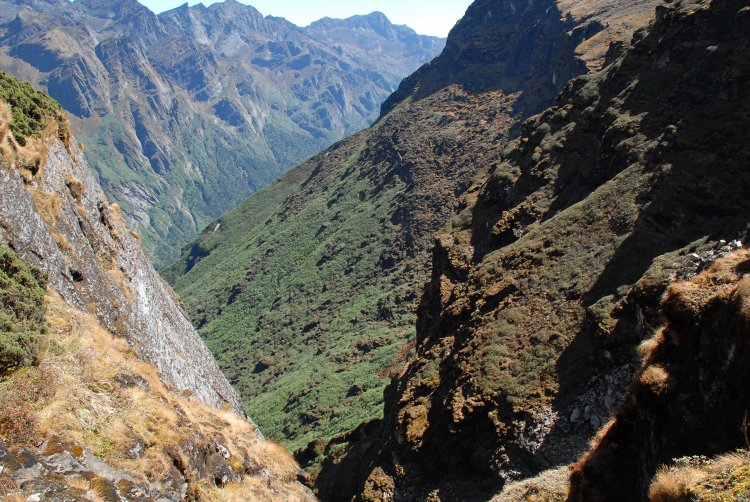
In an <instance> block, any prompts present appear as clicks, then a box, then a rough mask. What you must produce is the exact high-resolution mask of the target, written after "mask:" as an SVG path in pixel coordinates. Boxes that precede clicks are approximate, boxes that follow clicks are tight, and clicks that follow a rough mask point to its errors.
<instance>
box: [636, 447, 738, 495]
mask: <svg viewBox="0 0 750 502" xmlns="http://www.w3.org/2000/svg"><path fill="white" fill-rule="evenodd" d="M749 462H750V455H749V454H748V452H746V451H742V452H735V453H729V454H726V455H721V456H719V457H716V458H714V459H713V460H710V461H705V462H697V463H696V462H693V463H687V464H685V463H681V464H677V465H673V466H664V467H662V468H660V469H659V471H658V472H657V473H656V475H655V476H654V478H653V480H652V481H651V486H650V487H649V490H648V498H649V501H650V502H682V501H685V502H687V501H692V500H721V501H727V502H728V501H730V500H737V497H738V496H740V495H743V494H742V493H738V492H736V491H734V490H733V489H734V488H737V486H738V485H743V484H745V485H747V484H748V483H747V480H746V479H745V478H746V477H747V473H746V470H747V468H748V463H749ZM737 473H740V474H741V475H742V476H741V477H742V479H740V480H739V481H740V482H739V483H737V482H736V481H737V479H738V478H739V477H740V476H737V475H736V474H737ZM727 480H732V481H734V483H728V482H727ZM722 485H723V486H722ZM730 485H731V486H730ZM740 488H741V490H742V491H743V492H745V488H744V486H740ZM744 496H745V497H750V493H747V492H745V493H744Z"/></svg>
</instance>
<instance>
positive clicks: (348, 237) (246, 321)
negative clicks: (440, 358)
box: [164, 148, 414, 449]
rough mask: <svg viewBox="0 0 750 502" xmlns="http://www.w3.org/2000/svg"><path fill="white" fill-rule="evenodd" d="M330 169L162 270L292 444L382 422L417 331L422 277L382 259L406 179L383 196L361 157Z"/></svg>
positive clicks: (257, 206) (262, 198)
mask: <svg viewBox="0 0 750 502" xmlns="http://www.w3.org/2000/svg"><path fill="white" fill-rule="evenodd" d="M344 149H345V148H344ZM337 154H339V152H336V151H335V150H334V151H333V152H331V153H329V155H337ZM321 162H322V160H321V157H318V158H316V159H313V160H312V161H310V162H308V163H307V164H304V165H303V166H301V167H300V168H298V169H295V170H294V171H292V172H290V173H288V174H287V175H285V176H284V177H282V178H281V179H280V180H278V181H277V182H275V183H273V184H272V185H270V186H268V187H266V188H265V189H263V190H261V191H260V192H258V193H257V194H255V195H254V196H253V197H251V198H250V199H249V200H248V201H246V202H245V203H244V204H242V205H241V206H240V207H238V208H237V209H235V210H234V211H231V212H230V213H228V214H226V215H225V216H223V217H222V218H221V219H219V220H218V221H217V222H216V223H214V224H211V225H210V226H209V227H208V229H207V231H206V232H204V235H202V236H201V237H200V238H199V239H198V240H197V241H196V242H195V243H194V244H193V245H192V246H190V247H187V248H186V249H185V250H184V252H183V258H182V259H181V260H180V261H179V262H178V263H177V264H175V266H173V267H172V268H170V269H168V270H166V271H165V272H164V276H165V278H166V279H167V280H168V281H170V282H171V283H172V284H173V285H174V286H175V288H176V289H177V291H178V292H179V293H180V294H181V295H182V297H183V298H184V300H185V302H186V304H187V305H188V310H189V311H190V312H191V314H192V317H193V321H194V323H195V324H196V325H197V326H198V327H199V330H200V332H201V334H202V335H203V336H204V338H205V339H206V343H207V345H208V346H209V348H210V349H211V350H212V352H213V353H214V354H215V355H216V357H217V359H218V361H219V364H220V365H221V367H222V369H223V370H224V371H225V372H226V373H227V375H228V377H229V379H230V381H231V382H232V383H233V384H234V385H235V386H236V388H237V389H238V390H239V392H240V393H241V395H242V396H243V397H244V399H245V400H246V402H247V411H248V413H249V414H250V416H252V417H253V419H255V420H256V421H257V422H258V424H259V426H260V427H261V429H262V430H263V431H264V432H266V433H267V434H269V435H270V436H272V437H274V438H276V439H279V440H281V441H283V442H284V443H285V444H286V445H287V446H289V447H290V448H292V449H296V448H300V447H303V446H305V445H306V444H307V443H308V442H309V441H312V440H314V439H318V438H321V437H323V438H330V437H333V436H335V435H337V434H340V433H342V432H346V431H348V430H351V429H353V428H354V427H356V426H357V425H359V424H360V423H362V422H363V421H366V420H369V419H372V418H376V417H378V416H380V414H381V413H382V399H383V389H384V387H385V384H386V383H387V382H388V377H389V376H390V372H391V371H393V370H395V369H397V367H396V366H397V365H394V361H396V362H398V361H399V359H403V357H404V356H403V354H400V352H401V351H402V349H403V347H404V344H405V343H407V341H408V340H409V339H410V338H413V336H414V328H413V326H414V314H413V310H412V308H411V307H410V306H407V301H403V298H406V297H408V298H410V299H411V300H410V301H412V300H413V296H409V291H408V288H407V287H406V286H405V285H404V284H403V283H402V281H407V280H409V279H407V278H410V277H411V275H410V274H413V272H408V271H407V270H406V268H405V265H403V264H400V265H397V266H396V267H395V268H391V269H387V270H386V269H385V268H384V267H383V266H382V264H381V256H382V255H383V253H384V252H385V251H386V246H387V243H389V242H391V241H392V240H393V239H395V234H396V232H397V231H398V229H399V226H398V225H396V224H393V223H391V221H390V219H389V218H385V217H381V216H382V215H387V214H388V211H389V208H391V207H393V206H394V204H395V202H394V198H395V197H396V196H397V194H398V193H400V192H401V191H402V190H403V186H402V185H401V184H400V183H401V182H400V181H399V182H397V183H395V184H394V185H393V186H392V188H393V189H385V190H375V189H374V187H373V184H372V180H371V179H368V178H367V177H366V176H365V175H364V174H363V173H367V172H368V170H371V169H372V166H371V165H370V164H368V163H365V162H362V161H361V160H360V154H359V152H357V151H355V152H347V153H346V154H344V155H343V156H342V158H341V160H340V161H334V163H332V164H329V165H328V166H327V167H326V168H328V167H329V166H330V167H331V169H330V171H326V172H324V173H321V172H320V171H319V169H320V163H321ZM311 173H314V174H313V175H312V176H311ZM344 173H346V174H345V175H344ZM389 188H390V187H389ZM394 278H395V279H394Z"/></svg>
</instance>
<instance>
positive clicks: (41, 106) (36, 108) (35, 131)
mask: <svg viewBox="0 0 750 502" xmlns="http://www.w3.org/2000/svg"><path fill="white" fill-rule="evenodd" d="M0 99H3V100H4V101H5V102H6V103H8V104H9V105H10V112H11V115H12V121H11V123H10V128H11V130H12V131H13V136H14V137H15V138H16V141H18V143H19V144H20V145H25V144H26V138H28V137H30V136H39V135H40V134H41V133H42V131H43V130H44V128H45V127H46V126H47V121H48V120H49V119H53V120H55V121H57V122H58V123H59V124H63V123H65V120H66V119H65V112H64V111H63V109H62V107H61V106H60V104H59V103H58V102H57V101H55V100H54V99H52V98H50V97H49V96H47V95H46V94H44V93H43V92H40V91H37V90H36V89H34V88H33V87H32V86H31V84H29V83H28V82H23V81H21V80H18V79H16V78H15V77H13V76H12V75H10V74H9V73H7V72H4V71H3V70H0ZM67 132H68V131H67V128H66V127H61V128H60V134H61V135H63V136H62V139H65V136H64V135H66V134H67Z"/></svg>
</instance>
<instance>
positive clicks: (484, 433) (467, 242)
mask: <svg viewBox="0 0 750 502" xmlns="http://www.w3.org/2000/svg"><path fill="white" fill-rule="evenodd" d="M748 23H750V5H749V4H748V2H747V1H746V0H743V1H740V0H730V1H714V2H711V3H709V2H679V3H675V4H673V5H663V6H659V7H658V8H657V21H656V22H655V24H654V25H653V27H652V28H651V29H650V30H648V31H646V30H644V31H639V32H638V33H637V34H636V36H635V38H634V41H635V45H634V46H633V48H632V49H630V50H629V51H627V52H626V53H625V54H624V55H623V56H621V57H619V58H618V59H616V60H615V61H614V62H613V63H612V64H610V65H609V66H607V67H605V68H604V69H603V70H602V71H601V72H599V73H596V74H594V75H590V76H584V77H580V78H578V79H575V80H573V81H572V82H570V83H569V84H568V85H567V87H566V90H565V92H564V93H563V94H562V96H561V97H560V98H559V100H558V103H557V104H556V105H555V106H554V107H552V108H550V109H549V110H547V111H545V112H544V113H542V114H541V115H538V116H536V117H534V118H532V119H530V120H529V121H527V122H526V123H524V124H523V126H522V127H521V137H520V138H519V139H517V140H516V141H514V142H513V143H511V144H510V145H509V146H508V147H507V149H506V150H505V152H504V153H503V154H502V155H501V157H500V159H499V161H498V162H496V163H495V165H494V166H492V167H490V168H489V169H488V170H487V171H485V172H484V173H483V174H482V175H481V176H480V177H479V178H478V180H479V181H478V183H477V184H476V185H474V186H472V187H470V188H469V189H468V190H467V193H466V195H465V196H464V197H463V198H462V200H461V206H462V207H461V211H460V212H458V214H457V215H456V216H454V217H453V218H452V219H451V220H450V223H449V224H448V225H447V226H446V227H445V228H444V229H443V230H442V231H441V232H440V233H439V234H438V235H437V237H436V239H435V248H434V253H433V272H432V280H431V281H430V283H429V285H428V286H427V288H426V290H425V293H424V295H423V298H422V301H421V304H420V308H419V312H418V321H417V338H416V356H415V357H414V359H413V360H412V361H411V362H410V363H409V364H408V366H407V367H406V368H405V369H404V370H403V371H402V372H401V373H400V374H399V375H398V376H397V378H395V379H394V380H393V382H392V384H391V385H390V386H389V387H388V389H387V390H386V398H385V417H384V420H383V421H382V423H381V424H379V425H377V424H371V425H370V426H368V427H367V428H361V429H360V430H359V431H357V434H352V435H349V436H346V437H343V438H341V439H340V442H341V443H345V442H346V443H348V445H346V446H348V448H349V452H350V453H349V454H348V455H346V456H343V458H337V459H334V460H332V461H330V462H328V463H327V465H326V466H325V468H324V471H323V472H322V473H321V475H320V477H319V478H318V482H319V485H320V489H321V496H322V497H323V498H326V499H330V500H349V496H350V495H351V493H347V492H346V490H345V489H344V488H343V487H344V486H345V484H344V483H345V482H346V480H349V479H351V478H352V475H351V473H352V472H353V471H356V470H357V469H360V474H359V476H360V477H359V485H354V486H352V485H350V487H351V488H352V489H353V491H354V493H356V494H358V496H359V498H360V499H362V500H381V499H382V498H393V497H395V498H396V499H398V500H422V499H424V498H428V499H430V500H481V499H482V498H486V497H488V496H489V495H490V494H492V493H493V492H495V491H498V489H499V488H500V487H502V485H503V484H504V483H506V482H507V481H509V480H513V479H517V478H523V477H528V476H530V475H533V474H536V473H538V472H540V471H542V470H544V469H546V468H548V467H552V466H558V465H564V464H567V463H571V462H573V461H574V460H576V458H577V456H578V455H580V454H581V453H582V452H583V451H584V450H586V449H587V447H588V445H587V443H588V440H589V439H590V438H591V436H592V435H593V434H594V433H595V432H596V431H597V430H598V429H599V427H600V426H601V424H602V423H603V422H604V421H606V419H607V417H608V416H610V414H611V413H612V412H613V411H614V410H615V407H616V405H617V402H618V400H619V398H620V397H621V396H622V394H623V393H624V392H625V390H626V389H625V387H626V385H627V382H628V381H629V378H630V376H631V375H632V374H633V373H634V371H635V369H636V368H637V366H638V360H637V357H636V355H635V350H634V349H635V347H636V346H637V345H638V344H639V343H640V342H641V341H642V340H643V339H645V338H647V337H649V336H650V335H651V334H652V333H653V331H654V330H655V328H656V327H658V326H659V325H660V318H659V312H660V310H659V299H660V297H661V295H662V293H663V292H664V290H665V288H666V286H667V285H668V284H669V283H670V281H671V280H672V279H673V278H675V277H684V276H689V275H690V274H691V273H694V272H695V270H696V269H701V268H702V267H704V266H705V265H706V264H707V263H709V262H710V261H711V260H712V259H713V257H715V256H716V255H717V254H723V253H725V252H727V251H728V250H729V249H731V248H736V247H737V243H734V244H733V245H731V246H730V245H726V247H725V246H724V245H725V244H726V243H721V242H719V240H720V239H722V238H723V239H727V240H731V239H734V238H736V237H737V236H738V235H741V236H744V234H745V231H746V228H747V225H748V220H747V215H748V214H749V213H748V210H749V209H750V207H749V206H748V200H749V199H748V196H750V171H748V168H747V166H748V161H749V160H750V150H748V148H749V145H750V136H748V134H749V133H748V131H750V128H748V127H747V120H748V116H749V115H748V109H747V105H748V103H750V100H749V98H750V96H749V95H748V92H749V90H748V87H747V85H745V82H747V81H748V78H749V77H750V64H749V63H748V61H750V59H749V58H748V48H749V46H748V44H749V43H750V38H749V37H748V34H749V33H750V30H748ZM449 45H450V44H449ZM743 238H744V237H743ZM686 322H687V321H686ZM674 343H675V344H677V343H679V340H674ZM722 347H723V346H722ZM717 350H724V349H723V348H717ZM737 350H740V347H739V346H738V347H737ZM714 355H715V356H716V358H718V359H720V358H721V355H720V354H713V353H711V357H714ZM738 357H739V353H738ZM712 360H714V359H712ZM714 369H715V368H714ZM712 371H713V370H712ZM717 371H718V370H717ZM657 376H658V372H657ZM678 380H679V379H678ZM657 386H658V385H657ZM675 398H676V399H679V398H677V397H675ZM686 399H687V400H688V401H690V402H693V403H694V400H692V399H690V398H689V397H687V398H686ZM625 409H628V408H627V407H626V408H625ZM636 409H637V408H634V410H636ZM733 410H734V409H733ZM734 411H736V410H734ZM734 411H733V413H734ZM633 413H635V414H636V416H637V415H638V412H637V411H633ZM668 416H669V417H670V418H671V420H668V421H667V422H668V423H669V424H670V425H668V426H667V425H666V423H667V422H659V423H663V424H665V427H667V428H669V427H672V426H674V427H675V428H676V430H675V431H674V434H677V435H679V434H681V432H679V431H680V430H681V429H680V428H681V427H682V425H681V424H682V422H680V421H679V420H681V419H683V418H685V417H683V416H682V415H680V412H679V410H674V414H671V412H670V414H668ZM688 418H689V417H688ZM736 418H737V415H736V413H735V414H733V415H731V416H728V417H727V419H728V420H735V419H736ZM644 420H645V421H646V422H648V419H644ZM626 421H627V423H630V419H629V418H627V419H626ZM735 421H736V420H735ZM688 422H689V421H688ZM701 424H703V425H702V426H704V425H705V424H706V422H705V421H701ZM657 425H658V424H656V425H655V426H657ZM628 427H629V426H628ZM638 427H639V426H637V425H636V428H635V429H633V428H630V429H627V430H623V429H619V430H620V431H621V432H622V434H619V435H618V436H617V437H615V436H612V438H611V440H612V443H613V446H614V444H615V443H616V444H621V445H623V444H628V445H630V444H634V445H636V446H635V451H633V452H632V455H630V454H628V455H630V456H627V457H626V456H625V455H623V456H622V457H620V458H619V459H618V460H617V462H622V465H623V466H624V465H625V463H627V462H628V461H629V460H628V459H631V460H634V461H635V458H636V457H638V456H639V455H644V456H645V457H638V458H640V459H641V460H638V461H637V462H643V463H636V464H629V467H628V469H629V471H625V470H624V467H623V469H618V468H617V467H616V466H615V467H614V468H613V469H612V470H611V471H609V472H610V474H611V476H613V477H617V476H620V475H623V480H622V484H623V485H622V486H624V485H628V486H630V489H631V490H632V489H635V488H636V485H637V483H630V482H629V480H630V479H631V478H629V477H628V476H630V474H628V472H630V471H633V472H635V470H637V471H638V473H641V470H640V467H639V466H643V468H644V469H652V470H653V469H654V463H653V462H658V461H663V459H666V458H667V457H668V456H669V455H670V454H671V453H675V452H674V451H671V450H670V449H669V448H668V447H665V448H664V449H663V450H660V451H661V453H660V455H662V454H663V455H662V456H660V457H659V458H658V459H657V458H655V457H654V456H653V455H652V454H651V453H650V450H649V449H648V448H651V446H648V444H645V445H644V446H645V447H646V449H645V450H643V449H640V447H639V446H638V445H639V444H641V443H649V442H655V443H656V444H661V443H659V437H658V435H657V436H653V435H651V434H650V431H646V430H644V429H643V428H638ZM700 427H701V426H699V428H700ZM691 430H697V429H691ZM628 431H629V432H628ZM726 432H727V434H730V435H732V434H734V436H735V438H736V437H738V436H737V434H739V433H740V431H739V430H736V431H726ZM613 434H614V432H613ZM694 436H695V434H693V435H692V436H691V437H693V438H694ZM667 437H670V436H667ZM712 437H713V436H711V435H710V434H707V435H706V440H707V441H709V442H710V441H711V438H712ZM625 438H627V439H625ZM634 438H637V439H634ZM686 441H688V442H689V441H690V439H686ZM694 444H695V447H696V448H699V447H700V446H699V445H700V444H701V440H699V439H695V443H694ZM716 446H719V443H717V444H716ZM675 448H678V446H677V445H675ZM686 449H688V448H686ZM626 450H627V451H630V449H628V448H625V450H623V451H626ZM329 451H331V452H333V446H332V447H331V448H330V450H329ZM363 452H364V453H363ZM686 453H688V454H689V453H690V452H689V451H687V452H686ZM614 455H615V456H617V455H618V454H617V453H615V454H614ZM331 456H332V455H331ZM605 463H606V462H605ZM644 472H645V471H644ZM344 473H346V474H345V475H344ZM638 475H640V474H638ZM626 477H628V478H627V479H625V478H626ZM608 480H609V481H608ZM611 481H612V479H611V478H607V479H601V480H600V484H599V486H600V487H601V488H602V489H605V490H607V489H613V490H614V491H613V492H611V493H615V492H616V487H615V486H614V485H608V482H611ZM617 486H618V487H622V486H621V485H619V484H618V485H617ZM334 487H335V488H334ZM618 493H621V494H622V493H625V494H626V495H625V499H626V500H634V499H637V498H636V497H628V496H627V494H628V493H630V492H618ZM605 499H606V500H611V499H609V498H605ZM582 500H592V499H591V498H589V495H586V494H584V495H583V497H582Z"/></svg>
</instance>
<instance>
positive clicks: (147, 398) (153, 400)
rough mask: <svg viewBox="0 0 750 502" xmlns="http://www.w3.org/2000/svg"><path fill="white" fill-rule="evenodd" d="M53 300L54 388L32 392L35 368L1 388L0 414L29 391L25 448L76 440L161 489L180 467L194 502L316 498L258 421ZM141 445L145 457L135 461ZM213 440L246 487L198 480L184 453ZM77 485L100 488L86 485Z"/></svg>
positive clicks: (48, 351) (50, 367)
mask: <svg viewBox="0 0 750 502" xmlns="http://www.w3.org/2000/svg"><path fill="white" fill-rule="evenodd" d="M47 303H48V310H49V314H48V316H47V322H48V325H49V334H48V339H47V344H46V346H45V347H44V349H43V350H42V355H41V357H40V359H41V366H40V369H39V370H36V369H34V371H37V372H40V371H42V369H43V371H44V372H45V374H48V375H51V376H49V377H48V378H45V379H41V380H40V379H37V380H40V381H44V382H50V383H49V384H48V386H47V390H44V389H40V388H37V387H33V386H30V384H29V379H30V378H31V376H30V375H31V373H32V372H31V371H30V372H26V373H21V372H19V373H18V374H16V375H13V379H12V380H8V381H5V382H0V409H7V405H8V402H3V399H6V400H7V398H8V396H16V397H18V395H17V394H14V393H13V392H12V391H13V389H15V388H21V387H23V386H25V387H26V388H28V389H30V390H29V392H27V393H26V394H24V395H23V396H22V398H23V402H25V403H28V406H29V409H30V412H31V413H32V414H33V420H34V424H35V428H34V431H33V434H32V436H33V437H27V438H25V439H24V441H25V442H26V444H29V443H35V444H38V443H40V441H42V440H43V439H44V438H50V437H61V438H66V440H71V441H75V442H77V443H79V444H81V445H83V446H84V447H85V448H86V449H87V450H88V451H90V452H91V453H93V454H95V455H96V456H98V457H100V458H101V459H102V460H104V461H105V462H107V463H108V464H109V465H110V466H111V467H113V468H114V469H116V470H118V471H120V472H123V473H127V474H129V475H130V476H131V477H132V478H133V480H134V481H135V482H136V483H154V484H156V485H162V484H165V483H167V482H168V481H169V479H170V476H173V475H175V473H176V471H175V463H177V464H179V465H180V466H181V467H182V468H183V469H185V470H186V471H189V473H188V474H186V476H187V478H188V480H189V482H190V490H191V493H194V494H195V497H196V499H197V500H212V501H213V500H215V501H235V500H236V501H240V500H269V501H276V500H278V501H281V500H292V501H295V500H299V501H302V500H311V497H309V495H308V493H307V492H306V489H304V488H303V487H302V486H301V485H299V484H298V483H297V482H296V479H297V474H298V472H299V467H298V466H297V464H296V463H295V461H294V460H293V458H292V456H291V455H290V454H289V453H288V452H287V451H286V450H285V449H284V448H283V447H281V446H280V445H278V444H275V443H272V442H266V441H261V440H260V439H259V438H258V435H257V431H256V428H255V426H254V425H253V424H252V423H250V422H248V421H246V420H244V419H242V418H240V417H238V416H237V415H235V414H233V413H231V412H229V411H220V410H216V409H214V408H211V407H209V406H206V405H204V404H202V403H200V402H198V401H196V400H194V399H190V398H185V397H183V396H182V395H181V394H180V393H178V392H176V391H175V389H174V388H173V387H172V386H170V385H168V384H165V383H164V382H163V381H162V380H161V378H160V375H159V373H158V371H157V370H156V368H154V367H153V366H151V365H149V364H146V363H144V362H143V361H142V360H140V359H139V358H138V356H137V354H136V353H135V351H134V350H133V349H132V348H131V347H130V345H129V344H128V343H127V341H125V340H124V339H122V338H116V337H113V336H112V335H111V334H110V333H108V332H107V331H106V330H104V329H103V328H102V327H101V326H100V325H99V324H98V322H97V321H96V319H95V318H94V317H93V316H91V315H89V314H86V313H83V312H81V311H78V310H75V309H73V308H71V307H69V306H67V305H66V304H65V303H64V301H63V300H62V298H60V297H59V295H57V294H56V293H52V292H50V293H49V294H48V297H47ZM123 382H125V383H123ZM9 386H12V388H11V387H9ZM32 439H33V441H32ZM137 444H140V445H141V446H139V447H138V448H139V449H140V450H141V453H140V454H138V455H133V454H132V453H130V452H132V451H133V448H134V447H136V446H137ZM215 444H220V445H222V446H223V447H224V448H226V449H227V450H228V452H229V456H230V458H229V459H228V460H227V461H228V463H229V465H230V466H232V467H234V469H235V471H236V472H238V473H240V474H242V475H243V476H244V477H243V480H242V482H241V483H238V484H234V485H232V484H230V485H229V486H227V487H224V488H219V487H216V486H214V485H213V479H210V480H206V479H204V480H201V479H199V477H198V476H197V474H195V471H193V469H194V468H193V467H192V465H191V462H192V461H193V460H192V458H193V456H192V455H190V454H187V453H186V451H187V450H185V449H192V450H193V451H203V449H205V448H209V449H210V448H213V447H214V446H213V445H215ZM71 487H72V488H79V489H81V490H84V491H86V490H94V489H95V488H96V487H94V486H93V485H92V484H91V482H90V481H87V480H84V479H81V480H78V481H76V486H71ZM99 488H101V489H104V488H103V487H99ZM6 493H7V492H6Z"/></svg>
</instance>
